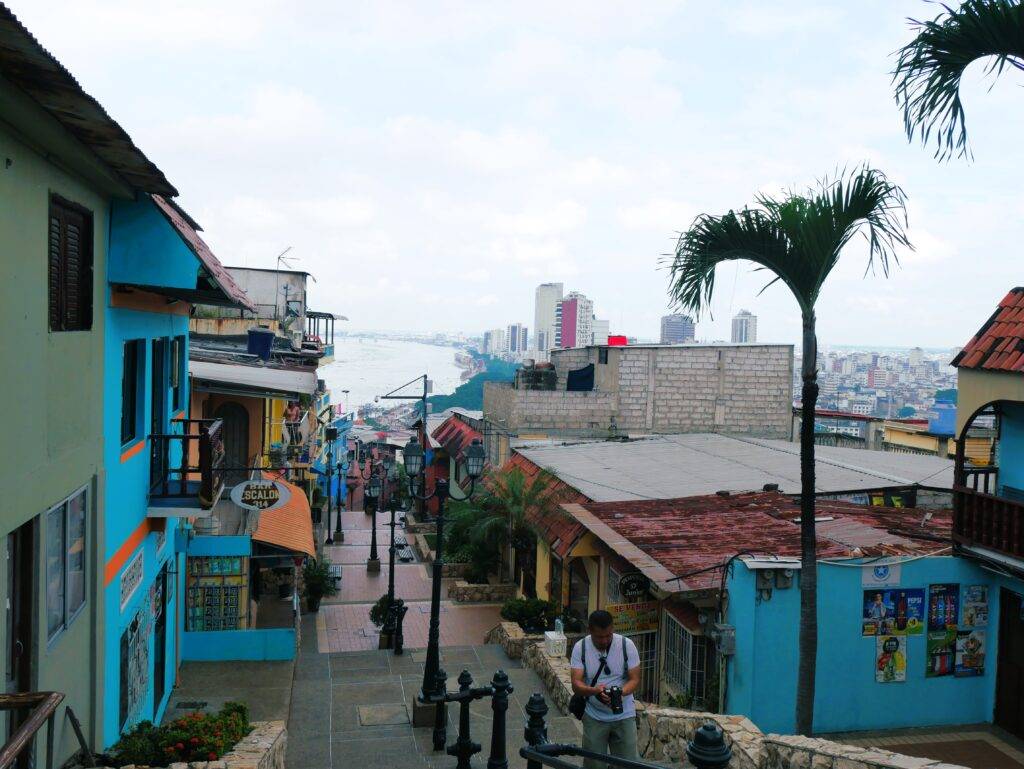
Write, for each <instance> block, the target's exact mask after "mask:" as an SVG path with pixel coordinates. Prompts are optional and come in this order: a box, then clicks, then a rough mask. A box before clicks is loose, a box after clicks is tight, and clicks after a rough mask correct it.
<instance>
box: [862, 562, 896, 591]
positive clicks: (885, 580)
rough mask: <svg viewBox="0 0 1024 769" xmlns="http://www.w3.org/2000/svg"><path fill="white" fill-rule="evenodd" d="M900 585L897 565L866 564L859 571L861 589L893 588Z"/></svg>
mask: <svg viewBox="0 0 1024 769" xmlns="http://www.w3.org/2000/svg"><path fill="white" fill-rule="evenodd" d="M899 584H900V565H899V564H898V563H877V564H867V565H866V566H862V567H861V569H860V585H861V587H895V586H897V585H899Z"/></svg>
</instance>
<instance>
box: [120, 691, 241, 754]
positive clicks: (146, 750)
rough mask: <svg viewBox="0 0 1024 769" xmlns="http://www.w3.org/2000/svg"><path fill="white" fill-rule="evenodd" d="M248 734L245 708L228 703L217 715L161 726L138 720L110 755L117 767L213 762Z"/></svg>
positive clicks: (192, 715)
mask: <svg viewBox="0 0 1024 769" xmlns="http://www.w3.org/2000/svg"><path fill="white" fill-rule="evenodd" d="M251 731H252V726H251V725H250V724H249V709H248V708H247V707H246V706H245V705H243V704H242V703H240V702H229V703H227V704H226V705H224V707H223V708H221V710H220V712H219V713H189V714H188V715H186V716H181V717H180V718H176V719H174V720H173V721H171V722H170V723H167V724H164V725H163V726H154V725H153V724H152V723H151V722H150V721H141V722H139V723H138V724H137V725H136V726H135V727H134V728H133V729H132V730H131V731H129V732H128V733H127V734H125V735H124V736H123V737H121V739H120V740H119V741H118V742H117V744H116V745H114V747H113V748H112V749H111V752H112V753H113V756H114V758H115V759H116V761H117V763H118V765H120V766H126V765H128V764H142V765H148V766H168V765H169V764H172V763H175V762H189V761H216V760H217V759H218V758H220V757H221V756H223V755H224V754H225V753H227V752H228V751H230V750H231V749H232V748H233V747H234V746H235V744H236V743H238V742H239V741H241V739H242V738H243V737H245V735H247V734H248V733H249V732H251Z"/></svg>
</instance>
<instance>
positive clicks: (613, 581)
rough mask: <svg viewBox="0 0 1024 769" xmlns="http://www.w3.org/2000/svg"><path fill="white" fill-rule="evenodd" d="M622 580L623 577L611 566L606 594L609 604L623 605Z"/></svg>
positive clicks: (606, 581)
mask: <svg viewBox="0 0 1024 769" xmlns="http://www.w3.org/2000/svg"><path fill="white" fill-rule="evenodd" d="M621 579H622V575H621V574H619V573H618V572H617V571H615V569H613V568H612V567H611V566H609V567H608V574H607V579H606V580H605V583H606V586H605V593H607V595H608V603H623V601H622V593H621V592H620V591H619V581H620V580H621Z"/></svg>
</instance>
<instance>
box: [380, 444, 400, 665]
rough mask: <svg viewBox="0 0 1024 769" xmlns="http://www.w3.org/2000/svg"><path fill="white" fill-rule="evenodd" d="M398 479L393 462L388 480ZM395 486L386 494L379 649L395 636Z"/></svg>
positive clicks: (389, 644)
mask: <svg viewBox="0 0 1024 769" xmlns="http://www.w3.org/2000/svg"><path fill="white" fill-rule="evenodd" d="M396 480H398V466H397V465H395V464H394V463H393V462H392V464H391V466H390V469H389V470H388V481H389V482H390V483H394V482H395V481H396ZM397 491H398V490H397V489H396V488H393V487H392V488H391V492H390V494H389V495H388V507H389V508H390V512H391V520H390V522H389V523H388V526H390V527H391V544H390V545H389V546H388V600H387V611H386V612H385V614H384V626H383V627H382V628H381V632H380V642H379V646H378V647H377V648H379V649H390V648H391V647H392V644H393V642H394V636H395V625H396V624H397V623H396V621H395V620H396V619H397V617H396V612H395V609H396V606H395V554H396V552H397V548H395V526H396V525H397V524H396V522H395V513H396V512H397V506H396V503H397V501H398V493H397Z"/></svg>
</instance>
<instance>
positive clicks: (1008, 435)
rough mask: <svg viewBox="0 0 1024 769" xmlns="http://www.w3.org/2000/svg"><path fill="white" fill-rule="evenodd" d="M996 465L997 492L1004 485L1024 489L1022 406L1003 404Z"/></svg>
mask: <svg viewBox="0 0 1024 769" xmlns="http://www.w3.org/2000/svg"><path fill="white" fill-rule="evenodd" d="M997 451H998V456H997V457H996V465H997V467H998V468H999V493H1000V494H1002V493H1003V487H1004V486H1012V487H1013V488H1015V489H1024V406H1022V405H1021V404H1019V403H1009V404H1004V405H1003V419H1002V423H1001V425H1000V432H999V448H998V449H997Z"/></svg>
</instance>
